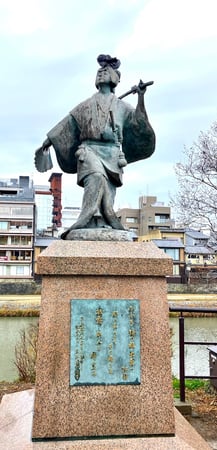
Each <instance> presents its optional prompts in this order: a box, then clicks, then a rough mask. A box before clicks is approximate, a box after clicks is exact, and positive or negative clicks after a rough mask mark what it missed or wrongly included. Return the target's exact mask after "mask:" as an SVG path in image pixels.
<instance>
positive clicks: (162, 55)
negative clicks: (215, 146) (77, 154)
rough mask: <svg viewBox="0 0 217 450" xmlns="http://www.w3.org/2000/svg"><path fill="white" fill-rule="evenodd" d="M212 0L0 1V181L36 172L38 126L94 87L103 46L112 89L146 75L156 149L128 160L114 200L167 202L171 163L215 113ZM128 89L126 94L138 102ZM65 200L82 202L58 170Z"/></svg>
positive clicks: (172, 187)
mask: <svg viewBox="0 0 217 450" xmlns="http://www.w3.org/2000/svg"><path fill="white" fill-rule="evenodd" d="M216 17H217V1H216V0H164V1H162V0H118V1H117V0H103V1H102V0H101V1H100V0H92V1H91V2H89V1H88V0H86V1H85V0H79V1H78V0H61V1H59V0H58V1H57V0H35V1H34V0H19V1H17V0H0V58H1V69H0V104H1V108H0V152H1V168H0V178H14V177H19V175H29V176H30V177H31V178H33V180H34V183H35V184H47V185H49V182H48V180H49V177H50V175H51V173H52V172H54V171H55V172H61V170H60V168H59V166H58V164H57V162H56V158H55V153H54V151H52V160H53V163H54V167H53V169H52V170H51V171H49V172H46V173H44V174H40V173H39V172H37V171H36V169H35V166H34V152H35V150H36V149H37V148H38V147H40V145H41V144H42V142H43V141H44V140H45V138H46V133H47V132H48V131H49V130H50V129H51V128H52V127H53V126H54V125H56V124H57V123H58V122H59V120H61V119H62V118H63V117H64V116H66V115H67V114H68V112H69V111H70V110H72V109H73V107H75V106H76V105H77V104H78V103H80V102H81V101H83V100H85V99H86V98H88V97H90V96H91V95H92V94H94V93H95V92H96V88H95V76H96V72H97V70H98V68H99V66H98V64H97V61H96V59H97V56H98V55H99V54H101V53H104V54H110V55H111V56H116V57H117V58H118V59H120V60H121V66H120V71H121V82H120V83H119V85H118V87H117V89H116V95H117V96H119V95H121V94H123V93H124V92H126V91H128V90H129V89H130V88H131V87H132V86H133V85H135V84H138V82H139V80H140V79H142V80H143V81H154V84H153V85H152V86H150V87H149V88H148V89H147V92H146V94H145V104H146V109H147V113H148V116H149V120H150V123H151V124H152V126H153V128H154V130H155V133H156V139H157V141H156V150H155V153H154V154H153V155H152V156H151V157H150V158H149V159H146V160H143V161H138V162H136V163H133V164H129V165H128V166H127V167H126V168H125V170H124V184H123V186H122V187H121V188H118V189H117V195H116V202H115V207H116V209H117V208H122V207H131V208H137V207H138V198H139V196H140V195H154V196H157V199H158V201H162V202H165V204H168V202H169V199H170V195H174V193H175V192H176V191H177V180H176V176H175V173H174V166H175V164H176V163H177V162H179V161H181V160H182V153H183V150H184V147H185V146H186V147H190V146H191V145H192V144H193V142H195V141H196V140H197V138H198V135H199V133H200V132H201V131H207V130H208V129H209V128H210V126H211V124H212V123H213V122H214V121H216V120H217V26H216ZM136 97H137V96H136V95H130V96H129V97H127V98H126V101H127V102H128V103H131V104H132V105H133V106H136V100H137V98H136ZM62 187H63V196H62V203H63V206H80V205H81V199H82V194H83V190H82V188H80V187H78V186H77V185H76V175H70V174H65V173H64V174H63V176H62Z"/></svg>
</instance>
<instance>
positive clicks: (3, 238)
mask: <svg viewBox="0 0 217 450" xmlns="http://www.w3.org/2000/svg"><path fill="white" fill-rule="evenodd" d="M7 243H8V237H7V236H0V245H7Z"/></svg>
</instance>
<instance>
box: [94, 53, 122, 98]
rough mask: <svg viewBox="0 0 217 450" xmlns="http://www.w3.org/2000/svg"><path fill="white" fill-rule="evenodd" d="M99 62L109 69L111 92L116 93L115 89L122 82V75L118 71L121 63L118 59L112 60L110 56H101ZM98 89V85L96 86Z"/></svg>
mask: <svg viewBox="0 0 217 450" xmlns="http://www.w3.org/2000/svg"><path fill="white" fill-rule="evenodd" d="M97 62H98V63H99V65H100V66H101V67H108V68H109V71H110V74H111V90H112V92H114V88H115V87H116V86H117V84H118V83H119V81H120V78H121V73H120V72H119V70H117V69H118V68H119V67H120V65H121V62H120V60H119V59H117V58H112V57H111V56H110V55H99V56H98V58H97ZM96 87H97V89H98V85H97V84H96Z"/></svg>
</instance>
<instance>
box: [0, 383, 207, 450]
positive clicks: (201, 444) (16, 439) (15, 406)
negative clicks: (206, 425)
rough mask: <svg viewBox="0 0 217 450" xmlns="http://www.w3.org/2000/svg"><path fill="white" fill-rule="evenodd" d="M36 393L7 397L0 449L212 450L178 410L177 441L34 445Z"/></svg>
mask: <svg viewBox="0 0 217 450" xmlns="http://www.w3.org/2000/svg"><path fill="white" fill-rule="evenodd" d="M33 402H34V390H33V389H31V390H28V391H22V392H16V393H14V394H7V395H4V397H3V399H2V402H1V405H0V424H1V427H0V448H1V449H4V450H191V449H192V450H194V449H197V450H211V447H210V446H209V445H208V443H207V442H206V441H204V440H203V438H202V437H201V436H200V435H199V434H198V433H197V432H196V431H195V429H194V428H193V427H192V426H191V425H190V424H189V423H188V422H187V421H186V420H185V419H184V417H183V416H182V415H181V414H180V413H179V412H178V411H177V410H176V409H175V436H174V437H147V438H133V437H132V438H116V439H102V440H101V439H91V440H88V439H85V440H77V441H71V440H60V441H44V442H42V441H41V442H32V441H31V429H32V415H33Z"/></svg>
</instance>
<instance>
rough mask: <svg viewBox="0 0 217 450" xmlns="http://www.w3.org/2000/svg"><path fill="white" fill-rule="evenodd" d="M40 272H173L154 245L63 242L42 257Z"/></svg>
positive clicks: (164, 273) (51, 246) (166, 273)
mask: <svg viewBox="0 0 217 450" xmlns="http://www.w3.org/2000/svg"><path fill="white" fill-rule="evenodd" d="M38 273H40V274H52V275H55V274H57V275H60V274H61V275H73V274H77V275H96V274H99V275H107V274H108V273H109V274H110V275H138V276H141V275H151V276H159V275H160V276H162V275H163V276H165V275H171V273H172V259H171V258H168V257H167V255H166V254H165V253H164V252H163V250H160V249H159V248H157V247H156V245H155V244H153V242H145V243H143V242H101V241H96V242H93V241H86V242H85V241H63V240H59V241H55V242H53V243H52V244H51V245H49V247H48V248H47V249H46V250H44V251H43V252H42V253H41V255H40V256H39V258H38Z"/></svg>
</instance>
